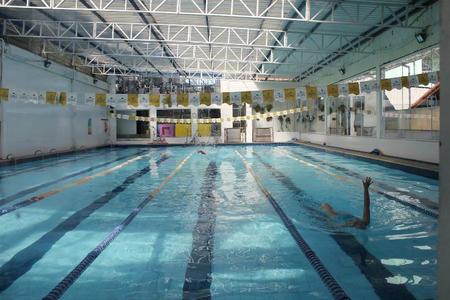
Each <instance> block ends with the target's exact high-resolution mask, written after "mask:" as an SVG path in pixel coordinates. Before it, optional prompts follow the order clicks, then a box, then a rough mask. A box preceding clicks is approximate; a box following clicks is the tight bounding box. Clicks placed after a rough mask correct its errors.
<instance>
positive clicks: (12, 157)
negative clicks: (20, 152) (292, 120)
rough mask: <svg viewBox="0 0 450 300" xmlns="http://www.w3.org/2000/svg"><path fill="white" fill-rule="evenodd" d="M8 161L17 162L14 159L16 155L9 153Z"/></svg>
mask: <svg viewBox="0 0 450 300" xmlns="http://www.w3.org/2000/svg"><path fill="white" fill-rule="evenodd" d="M6 159H7V160H16V158H15V157H14V154H12V153H9V154H8V155H6Z"/></svg>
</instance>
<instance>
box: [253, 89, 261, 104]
mask: <svg viewBox="0 0 450 300" xmlns="http://www.w3.org/2000/svg"><path fill="white" fill-rule="evenodd" d="M252 102H253V104H262V103H263V97H262V92H261V91H252Z"/></svg>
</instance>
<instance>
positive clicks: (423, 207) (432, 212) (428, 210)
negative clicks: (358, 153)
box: [276, 149, 439, 218]
mask: <svg viewBox="0 0 450 300" xmlns="http://www.w3.org/2000/svg"><path fill="white" fill-rule="evenodd" d="M276 151H279V152H280V153H283V154H284V155H285V156H287V157H288V158H290V159H293V160H296V161H298V162H301V163H305V164H307V165H311V166H314V167H315V168H316V169H318V170H321V171H324V172H325V173H327V174H329V175H333V176H334V177H336V178H337V179H339V180H341V181H345V182H349V183H351V184H353V185H356V183H355V182H353V181H351V180H348V179H347V178H345V177H344V176H338V175H336V174H334V173H332V172H329V171H327V170H325V169H323V168H321V167H318V166H317V165H314V164H312V163H309V162H305V161H304V160H302V159H299V158H296V157H294V156H292V155H291V154H290V152H288V151H286V150H284V149H276ZM295 154H296V155H299V156H303V155H302V154H299V153H297V152H295ZM310 159H311V158H310ZM320 162H321V163H323V164H326V165H328V166H329V167H331V168H334V169H337V170H340V171H341V172H344V171H343V170H341V169H344V170H347V169H345V168H341V167H338V166H333V165H331V164H329V163H327V162H323V161H320ZM344 174H346V175H347V176H349V177H354V178H358V179H362V178H363V177H362V176H361V174H358V173H356V172H352V171H350V170H347V172H344ZM382 188H384V189H386V190H390V191H388V192H385V191H383V190H382ZM370 190H372V191H373V192H375V193H377V194H379V195H382V196H385V197H386V198H388V199H390V200H394V201H396V202H398V203H400V204H403V205H405V206H408V207H410V208H412V209H414V210H415V211H418V212H420V213H423V214H425V215H428V216H430V217H433V218H438V217H439V212H438V211H437V210H436V209H434V208H432V207H428V206H427V204H426V203H424V199H426V198H422V199H421V198H420V197H417V196H414V195H413V194H405V195H406V196H408V197H410V198H412V201H416V202H420V203H421V204H420V205H418V204H416V203H414V202H412V201H408V200H405V199H401V198H399V197H398V196H396V195H395V193H400V192H398V191H394V190H392V187H390V186H389V185H386V184H383V183H374V186H372V187H371V188H370ZM426 200H427V202H431V200H429V199H426Z"/></svg>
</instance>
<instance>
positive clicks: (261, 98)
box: [0, 72, 439, 113]
mask: <svg viewBox="0 0 450 300" xmlns="http://www.w3.org/2000/svg"><path fill="white" fill-rule="evenodd" d="M437 82H439V72H430V73H423V74H418V75H413V76H403V77H398V78H391V79H382V80H380V81H378V80H372V81H364V82H351V83H344V84H330V85H327V86H305V87H297V88H285V89H270V90H262V91H243V92H223V93H210V92H200V93H171V94H105V93H97V94H94V93H92V94H89V93H86V94H79V93H68V92H59V93H58V92H55V91H45V92H35V91H26V90H18V89H8V88H0V100H1V101H13V102H31V103H43V104H54V105H56V104H59V105H68V104H69V105H96V106H102V107H106V106H112V107H114V108H117V109H137V108H149V107H172V106H175V107H176V106H184V107H188V106H200V105H206V106H210V105H222V104H230V105H231V104H243V103H247V104H251V105H256V104H261V105H262V104H268V103H273V102H274V101H277V102H286V101H287V102H292V103H299V101H305V100H317V99H319V98H321V97H324V98H325V97H339V96H348V95H360V94H363V93H367V94H369V93H371V92H374V91H378V90H386V91H390V90H392V89H401V88H410V87H419V86H423V85H428V84H430V83H437ZM299 109H300V108H295V109H293V110H294V113H295V112H298V111H297V110H299ZM300 110H301V109H300ZM288 112H289V111H288Z"/></svg>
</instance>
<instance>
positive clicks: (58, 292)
mask: <svg viewBox="0 0 450 300" xmlns="http://www.w3.org/2000/svg"><path fill="white" fill-rule="evenodd" d="M192 154H193V153H191V154H189V155H187V156H186V157H185V158H184V159H183V160H182V161H181V162H180V163H178V165H177V166H176V167H175V168H174V169H173V170H172V172H171V173H170V174H169V175H168V176H167V177H165V178H164V179H163V180H162V181H161V183H160V184H159V186H158V187H157V188H155V189H154V190H153V191H152V192H150V193H149V194H148V196H147V197H146V198H145V199H144V200H142V202H141V203H140V204H139V205H138V206H137V207H135V208H134V209H133V210H132V212H131V213H130V214H129V215H128V216H127V217H126V218H125V219H124V220H123V221H122V222H121V223H120V224H119V225H117V226H116V227H115V228H114V229H113V230H112V231H111V232H110V233H109V234H108V235H107V236H106V237H105V238H104V239H103V240H102V241H101V242H100V243H99V244H98V245H97V246H96V247H95V248H94V249H93V250H91V251H90V252H89V253H88V254H87V255H86V256H85V257H84V258H83V260H82V261H81V262H80V263H79V264H78V265H77V266H76V267H75V268H74V269H73V270H72V271H70V273H69V274H67V276H66V277H64V279H63V280H61V281H60V282H59V283H58V284H57V285H56V286H55V287H54V288H53V289H52V290H51V291H50V292H49V293H48V294H47V295H46V296H45V297H44V298H43V299H44V300H55V299H59V298H61V297H62V296H63V294H64V293H65V292H66V291H67V290H68V289H69V288H70V287H71V286H72V285H73V284H74V283H75V281H76V280H78V278H79V277H80V276H81V275H82V274H83V272H84V271H86V269H87V268H88V267H89V266H90V265H91V264H92V263H93V262H94V261H95V260H96V259H97V257H98V256H99V255H100V254H101V253H102V252H103V251H104V250H105V249H106V248H107V247H108V246H109V245H110V244H111V243H112V242H113V241H114V240H115V239H116V238H117V237H118V236H119V234H120V233H121V232H122V231H123V230H124V229H125V228H126V227H127V226H128V225H129V224H130V223H131V222H132V221H133V219H134V218H135V217H136V216H137V215H138V214H139V213H140V212H141V211H142V209H144V207H145V206H146V205H147V204H148V203H150V202H151V201H152V200H153V199H155V198H156V196H157V195H158V194H159V193H160V192H161V190H162V189H163V188H164V186H165V185H166V184H167V183H168V182H169V181H170V180H171V179H172V178H173V177H174V176H175V175H176V174H177V173H178V172H179V171H180V170H181V168H182V167H183V166H184V165H185V164H186V162H187V161H188V160H189V159H190V158H191V157H192Z"/></svg>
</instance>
